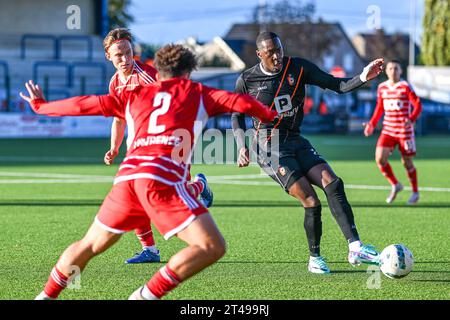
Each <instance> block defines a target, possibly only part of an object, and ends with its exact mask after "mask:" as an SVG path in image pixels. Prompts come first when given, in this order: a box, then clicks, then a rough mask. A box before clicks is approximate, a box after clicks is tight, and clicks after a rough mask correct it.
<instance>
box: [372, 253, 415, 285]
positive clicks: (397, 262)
mask: <svg viewBox="0 0 450 320" xmlns="http://www.w3.org/2000/svg"><path fill="white" fill-rule="evenodd" d="M413 265H414V257H413V255H412V253H411V251H409V249H408V248H407V247H405V246H404V245H403V244H391V245H389V246H387V247H386V248H384V250H383V251H382V252H381V254H380V269H381V272H383V273H384V275H385V276H387V277H389V278H392V279H400V278H403V277H406V276H407V275H408V274H409V273H410V272H411V270H412V268H413Z"/></svg>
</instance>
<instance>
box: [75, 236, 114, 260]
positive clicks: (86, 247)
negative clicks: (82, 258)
mask: <svg viewBox="0 0 450 320" xmlns="http://www.w3.org/2000/svg"><path fill="white" fill-rule="evenodd" d="M78 246H79V249H80V251H83V253H84V254H85V255H89V256H90V257H94V256H96V255H98V254H100V253H102V252H104V251H105V250H106V249H107V246H105V245H104V244H103V242H101V241H92V240H87V239H83V240H81V241H80V242H79V243H78Z"/></svg>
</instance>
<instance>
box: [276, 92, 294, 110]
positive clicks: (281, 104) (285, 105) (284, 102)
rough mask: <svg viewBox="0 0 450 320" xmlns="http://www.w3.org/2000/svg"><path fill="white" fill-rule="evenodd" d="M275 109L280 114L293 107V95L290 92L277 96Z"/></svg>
mask: <svg viewBox="0 0 450 320" xmlns="http://www.w3.org/2000/svg"><path fill="white" fill-rule="evenodd" d="M274 103H275V109H276V110H277V112H278V114H280V113H283V112H286V111H289V110H291V109H292V100H291V96H290V95H288V94H285V95H282V96H279V97H276V98H275V99H274Z"/></svg>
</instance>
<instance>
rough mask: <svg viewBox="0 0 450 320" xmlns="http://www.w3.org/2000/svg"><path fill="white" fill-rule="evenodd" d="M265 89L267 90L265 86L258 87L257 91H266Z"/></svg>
mask: <svg viewBox="0 0 450 320" xmlns="http://www.w3.org/2000/svg"><path fill="white" fill-rule="evenodd" d="M266 89H267V86H264V87H258V91H261V90H266Z"/></svg>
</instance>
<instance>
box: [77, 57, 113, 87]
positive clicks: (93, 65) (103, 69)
mask: <svg viewBox="0 0 450 320" xmlns="http://www.w3.org/2000/svg"><path fill="white" fill-rule="evenodd" d="M77 68H95V69H99V70H100V72H101V81H100V83H101V86H103V87H106V66H105V64H104V63H102V62H91V61H86V62H74V63H72V64H70V66H69V87H73V85H74V80H75V71H76V69H77Z"/></svg>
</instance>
